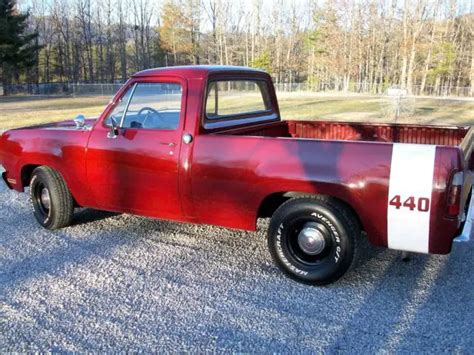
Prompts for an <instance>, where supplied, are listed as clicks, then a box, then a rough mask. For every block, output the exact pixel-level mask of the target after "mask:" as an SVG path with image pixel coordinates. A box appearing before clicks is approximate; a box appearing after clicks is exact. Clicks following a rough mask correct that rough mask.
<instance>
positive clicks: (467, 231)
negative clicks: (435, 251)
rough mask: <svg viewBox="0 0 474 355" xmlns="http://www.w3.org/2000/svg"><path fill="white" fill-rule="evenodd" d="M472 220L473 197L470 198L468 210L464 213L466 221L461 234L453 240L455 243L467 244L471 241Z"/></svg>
mask: <svg viewBox="0 0 474 355" xmlns="http://www.w3.org/2000/svg"><path fill="white" fill-rule="evenodd" d="M473 219H474V197H472V196H471V201H470V202H469V208H468V209H467V212H466V220H465V221H464V225H463V227H462V230H461V233H460V234H459V235H458V236H457V237H456V238H454V241H455V242H469V241H470V240H471V232H472V223H473Z"/></svg>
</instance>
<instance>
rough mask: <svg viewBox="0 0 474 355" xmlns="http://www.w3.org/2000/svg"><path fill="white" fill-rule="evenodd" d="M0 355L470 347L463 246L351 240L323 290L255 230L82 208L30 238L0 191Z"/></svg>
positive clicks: (20, 197) (29, 220) (12, 195)
mask: <svg viewBox="0 0 474 355" xmlns="http://www.w3.org/2000/svg"><path fill="white" fill-rule="evenodd" d="M0 209H1V214H0V226H1V229H2V232H1V234H0V351H2V352H6V351H34V350H50V351H56V352H57V351H85V350H91V351H112V350H113V351H116V350H122V351H123V350H129V351H145V352H150V351H154V350H161V351H163V350H165V351H166V350H169V351H193V352H194V351H210V352H215V351H218V352H222V351H228V352H254V351H258V352H261V351H265V352H284V353H287V352H288V353H290V352H291V353H294V352H298V353H309V352H329V353H334V352H348V353H366V352H371V353H372V352H378V353H386V352H390V353H391V352H423V353H432V352H447V351H449V352H457V353H472V351H474V336H473V329H474V297H473V296H474V276H473V273H472V270H474V261H473V258H472V255H473V251H474V243H465V244H460V245H455V247H454V250H453V252H452V254H451V255H449V256H426V255H420V256H416V257H414V258H413V259H412V261H411V262H408V263H404V262H402V261H401V260H400V254H399V253H397V252H393V251H389V250H385V249H375V248H372V247H370V246H368V245H367V243H363V249H362V253H361V254H362V255H361V261H360V263H359V265H358V266H357V268H356V269H355V270H354V271H352V272H350V273H349V274H347V275H346V277H344V278H343V279H342V280H340V281H339V282H338V283H336V284H334V285H331V286H328V287H320V288H317V287H309V286H304V285H300V284H298V283H295V282H293V281H291V280H289V279H287V278H285V277H284V276H283V275H282V274H281V273H280V272H279V271H278V270H277V269H276V267H275V266H274V265H273V264H272V262H271V260H270V256H269V253H268V252H267V249H266V242H265V226H266V223H267V222H266V221H264V220H262V221H260V222H259V224H260V228H259V232H258V233H246V232H236V231H231V230H227V229H221V228H214V227H207V226H195V225H181V224H175V223H168V222H162V221H155V220H149V219H145V218H140V217H134V216H130V215H114V214H109V213H101V212H96V211H90V210H83V211H80V212H79V213H78V214H77V218H76V220H75V225H74V226H72V227H69V228H65V229H63V230H60V231H56V232H49V231H46V230H43V229H41V228H40V227H39V226H38V225H37V224H36V222H35V221H34V218H33V216H32V213H31V209H30V207H29V204H28V199H27V196H26V195H25V194H17V193H16V192H11V191H8V190H7V189H6V188H5V187H4V186H3V184H2V185H1V187H0Z"/></svg>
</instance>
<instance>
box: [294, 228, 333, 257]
mask: <svg viewBox="0 0 474 355" xmlns="http://www.w3.org/2000/svg"><path fill="white" fill-rule="evenodd" d="M322 228H324V227H323V226H320V225H319V224H318V223H315V222H308V223H306V224H305V225H304V226H303V229H301V231H300V232H299V234H298V246H299V247H300V248H301V250H302V251H303V252H305V253H306V254H308V255H318V254H319V253H321V252H322V251H323V250H324V248H325V246H326V241H325V238H324V234H323V231H322Z"/></svg>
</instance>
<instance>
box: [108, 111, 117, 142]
mask: <svg viewBox="0 0 474 355" xmlns="http://www.w3.org/2000/svg"><path fill="white" fill-rule="evenodd" d="M118 134H119V131H118V124H117V121H116V120H115V117H113V116H110V131H109V133H107V138H110V139H115V138H117V136H118Z"/></svg>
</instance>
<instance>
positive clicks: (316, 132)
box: [219, 121, 472, 146]
mask: <svg viewBox="0 0 474 355" xmlns="http://www.w3.org/2000/svg"><path fill="white" fill-rule="evenodd" d="M469 129H470V127H443V126H418V125H402V124H368V123H353V122H350V123H349V122H325V121H280V122H274V123H267V124H263V125H258V126H252V127H243V128H234V129H231V130H226V131H221V132H219V134H231V135H243V136H263V137H283V138H285V137H286V138H305V139H318V140H338V141H365V142H388V143H412V144H434V145H448V146H459V145H461V143H462V141H463V139H464V138H465V137H466V138H468V137H467V136H468V131H469ZM471 136H472V134H471V133H470V134H469V140H470V139H471ZM466 145H467V144H466Z"/></svg>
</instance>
